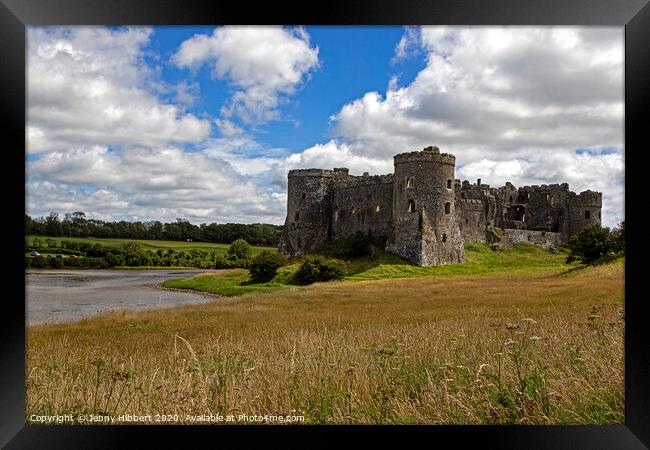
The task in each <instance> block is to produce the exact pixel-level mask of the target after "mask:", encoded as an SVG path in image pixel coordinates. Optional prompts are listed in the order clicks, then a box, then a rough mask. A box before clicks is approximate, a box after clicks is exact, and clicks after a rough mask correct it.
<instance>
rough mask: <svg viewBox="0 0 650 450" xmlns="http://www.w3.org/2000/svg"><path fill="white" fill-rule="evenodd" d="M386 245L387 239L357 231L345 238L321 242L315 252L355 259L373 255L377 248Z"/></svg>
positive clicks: (333, 256) (331, 256) (337, 257)
mask: <svg viewBox="0 0 650 450" xmlns="http://www.w3.org/2000/svg"><path fill="white" fill-rule="evenodd" d="M384 245H385V239H382V238H376V237H372V236H369V235H367V234H363V233H362V232H360V231H357V232H356V233H354V234H353V235H351V236H348V237H346V238H344V239H337V240H335V241H329V242H325V243H324V244H321V245H320V246H318V248H316V250H315V251H314V253H315V254H318V255H324V256H329V257H330V258H336V259H354V258H361V257H363V256H369V255H372V254H374V252H375V250H376V249H377V248H384Z"/></svg>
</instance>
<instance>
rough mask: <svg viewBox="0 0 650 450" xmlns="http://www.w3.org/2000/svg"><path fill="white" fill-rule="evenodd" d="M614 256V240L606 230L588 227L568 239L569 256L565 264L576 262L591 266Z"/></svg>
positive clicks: (595, 226)
mask: <svg viewBox="0 0 650 450" xmlns="http://www.w3.org/2000/svg"><path fill="white" fill-rule="evenodd" d="M613 255H614V240H613V239H612V236H611V233H610V231H609V229H608V228H603V227H601V226H600V225H590V226H588V227H586V228H584V229H582V230H581V231H579V232H578V233H576V234H574V235H573V236H571V239H569V255H568V256H567V258H566V262H573V261H578V262H579V263H581V264H586V265H591V264H597V263H600V262H604V261H607V260H608V259H611V257H612V256H613Z"/></svg>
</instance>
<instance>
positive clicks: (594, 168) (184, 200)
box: [26, 26, 624, 226]
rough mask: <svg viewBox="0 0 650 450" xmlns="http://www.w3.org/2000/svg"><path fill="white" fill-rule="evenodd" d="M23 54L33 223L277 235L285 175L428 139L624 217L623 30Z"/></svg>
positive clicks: (375, 167) (149, 40)
mask: <svg viewBox="0 0 650 450" xmlns="http://www.w3.org/2000/svg"><path fill="white" fill-rule="evenodd" d="M27 56H28V58H27V62H28V67H27V69H28V72H27V74H28V124H27V125H28V127H27V141H28V152H27V155H26V173H27V180H28V181H27V186H26V188H27V212H28V213H29V214H32V215H37V216H38V215H47V214H49V213H50V212H57V213H59V214H65V213H67V212H72V211H77V210H81V211H85V212H86V214H87V215H88V216H89V217H95V218H98V219H104V220H114V219H127V220H174V219H175V218H177V217H183V218H187V219H189V220H190V221H192V222H194V223H209V222H220V223H223V222H244V223H252V222H267V223H277V224H281V223H283V222H284V216H285V214H286V174H287V172H288V170H290V169H292V168H302V167H323V168H331V167H335V166H336V167H340V166H345V167H349V168H350V171H351V173H353V174H361V173H363V172H365V171H368V172H370V173H389V172H390V171H392V156H393V155H394V154H396V153H400V152H404V151H414V150H419V149H421V148H423V147H425V146H429V145H438V146H439V147H441V148H442V149H443V151H447V152H450V153H453V154H455V155H456V157H457V167H456V176H457V177H458V178H462V179H470V180H472V181H474V180H475V179H476V178H481V179H482V180H483V181H484V182H487V183H490V184H492V185H493V186H499V185H502V184H504V183H505V182H506V181H511V182H512V183H514V184H515V185H516V186H523V185H531V184H552V183H561V182H568V183H569V184H570V187H571V189H572V190H574V191H577V192H580V191H582V190H586V189H591V190H598V191H601V192H603V196H604V206H603V213H604V215H603V222H604V224H605V225H608V226H615V225H616V224H617V223H618V222H619V221H620V220H622V219H623V218H624V211H623V195H624V192H623V180H624V149H623V144H622V143H623V30H622V29H618V28H602V27H601V28H554V27H542V28H528V27H509V28H508V27H505V28H504V27H486V28H482V27H470V28H460V27H374V26H364V27H343V26H335V27H334V26H326V27H318V26H315V27H312V26H308V27H212V26H208V27H176V26H175V27H153V28H151V27H147V28H123V27H110V28H106V27H71V28H46V29H42V28H31V29H30V30H29V33H28V55H27Z"/></svg>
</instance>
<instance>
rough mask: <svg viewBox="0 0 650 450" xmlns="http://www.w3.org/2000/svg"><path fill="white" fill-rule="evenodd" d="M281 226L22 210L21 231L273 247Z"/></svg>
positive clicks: (41, 233)
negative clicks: (108, 217) (242, 241)
mask: <svg viewBox="0 0 650 450" xmlns="http://www.w3.org/2000/svg"><path fill="white" fill-rule="evenodd" d="M281 231H282V227H281V226H278V225H270V224H263V223H254V224H241V223H226V224H218V223H210V224H205V223H202V224H201V225H193V224H191V223H190V222H189V221H188V220H185V219H180V218H179V219H176V222H170V223H162V222H160V221H157V220H156V221H147V222H141V221H135V222H127V221H125V220H121V221H116V222H107V221H103V220H97V219H88V218H86V214H85V213H83V212H82V211H77V212H73V213H69V214H65V216H64V217H63V218H60V217H59V215H58V214H57V213H50V214H49V215H48V216H47V217H35V218H32V217H30V216H29V215H27V214H25V234H26V235H32V234H37V235H42V236H63V237H96V238H126V239H154V240H166V241H187V240H188V239H189V240H192V241H197V242H213V243H221V244H229V243H231V242H233V241H235V240H237V239H245V240H246V241H247V242H248V243H249V244H251V245H267V246H272V247H275V246H277V245H278V243H279V241H280V233H281Z"/></svg>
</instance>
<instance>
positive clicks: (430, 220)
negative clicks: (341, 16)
mask: <svg viewBox="0 0 650 450" xmlns="http://www.w3.org/2000/svg"><path fill="white" fill-rule="evenodd" d="M394 164H395V170H394V173H393V174H389V175H375V176H370V175H369V174H368V173H367V172H366V173H364V174H363V175H362V176H352V175H350V174H349V173H348V169H346V168H335V169H334V170H324V169H297V170H291V171H290V172H289V176H288V181H289V189H288V199H287V218H286V221H285V226H284V230H283V233H282V237H281V240H280V245H279V250H280V252H281V253H283V254H285V255H288V256H296V255H300V254H303V253H308V252H310V251H312V250H314V249H315V248H316V247H317V246H318V245H320V244H322V243H323V242H326V241H330V240H335V239H342V238H345V237H348V236H350V235H352V234H354V233H356V232H362V233H364V234H368V235H371V236H375V237H382V238H385V239H386V250H387V251H389V252H391V253H395V254H397V255H399V256H401V257H403V258H406V259H408V260H409V261H412V262H413V263H415V264H417V265H419V266H430V265H442V264H455V263H462V262H464V261H465V252H464V244H465V243H466V242H500V243H501V244H502V245H504V246H507V247H509V246H512V245H514V244H515V243H518V242H529V243H533V244H536V245H539V246H542V247H545V248H550V247H554V246H557V245H559V244H566V243H567V242H568V240H569V237H571V236H572V235H573V234H575V233H577V232H578V231H580V230H581V229H582V228H584V227H585V226H587V225H590V224H598V225H600V223H601V207H602V194H601V193H600V192H593V191H589V190H588V191H585V192H581V193H580V194H576V193H575V192H571V191H569V185H568V184H567V183H563V184H551V185H545V184H543V185H541V186H524V187H520V188H518V189H517V188H516V187H514V186H513V185H512V184H511V183H510V182H507V183H506V184H505V186H502V187H499V188H492V187H490V186H489V185H487V184H481V180H480V179H479V180H478V181H477V183H476V184H470V183H469V182H468V181H463V182H462V183H461V181H460V180H457V179H456V178H455V176H454V169H455V164H456V157H455V156H454V155H451V154H447V153H440V150H439V149H438V148H437V147H427V148H425V149H424V150H422V151H419V152H410V153H400V154H398V155H395V157H394Z"/></svg>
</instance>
